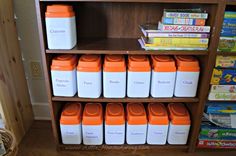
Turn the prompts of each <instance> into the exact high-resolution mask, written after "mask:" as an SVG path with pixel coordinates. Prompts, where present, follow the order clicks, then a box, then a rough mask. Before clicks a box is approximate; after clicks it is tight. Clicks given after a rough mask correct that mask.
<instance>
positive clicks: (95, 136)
mask: <svg viewBox="0 0 236 156" xmlns="http://www.w3.org/2000/svg"><path fill="white" fill-rule="evenodd" d="M82 133H83V143H84V144H85V145H101V144H102V143H103V111H102V105H101V104H100V103H87V104H86V105H85V107H84V112H83V119H82Z"/></svg>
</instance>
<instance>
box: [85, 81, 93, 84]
mask: <svg viewBox="0 0 236 156" xmlns="http://www.w3.org/2000/svg"><path fill="white" fill-rule="evenodd" d="M83 84H84V85H93V82H91V81H84V83H83Z"/></svg>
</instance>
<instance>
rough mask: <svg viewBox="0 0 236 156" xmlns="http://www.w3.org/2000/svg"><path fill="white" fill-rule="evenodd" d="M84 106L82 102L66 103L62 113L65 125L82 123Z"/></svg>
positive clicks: (62, 121)
mask: <svg viewBox="0 0 236 156" xmlns="http://www.w3.org/2000/svg"><path fill="white" fill-rule="evenodd" d="M81 117H82V108H81V104H80V103H77V102H75V103H70V104H66V105H65V107H64V108H63V111H62V113H61V118H60V123H61V124H63V125H73V124H80V123H81Z"/></svg>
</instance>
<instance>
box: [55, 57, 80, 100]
mask: <svg viewBox="0 0 236 156" xmlns="http://www.w3.org/2000/svg"><path fill="white" fill-rule="evenodd" d="M76 65H77V57H76V56H75V55H59V56H56V57H54V58H53V60H52V65H51V78H52V90H53V95H54V96H68V97H70V96H74V95H75V94H76V92H77V80H76Z"/></svg>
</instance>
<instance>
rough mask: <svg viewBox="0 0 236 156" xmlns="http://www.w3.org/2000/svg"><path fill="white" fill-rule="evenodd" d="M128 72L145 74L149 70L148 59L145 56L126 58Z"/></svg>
mask: <svg viewBox="0 0 236 156" xmlns="http://www.w3.org/2000/svg"><path fill="white" fill-rule="evenodd" d="M128 70H129V71H134V72H147V71H150V70H151V67H150V63H149V59H148V57H147V56H145V55H130V56H129V57H128Z"/></svg>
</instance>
